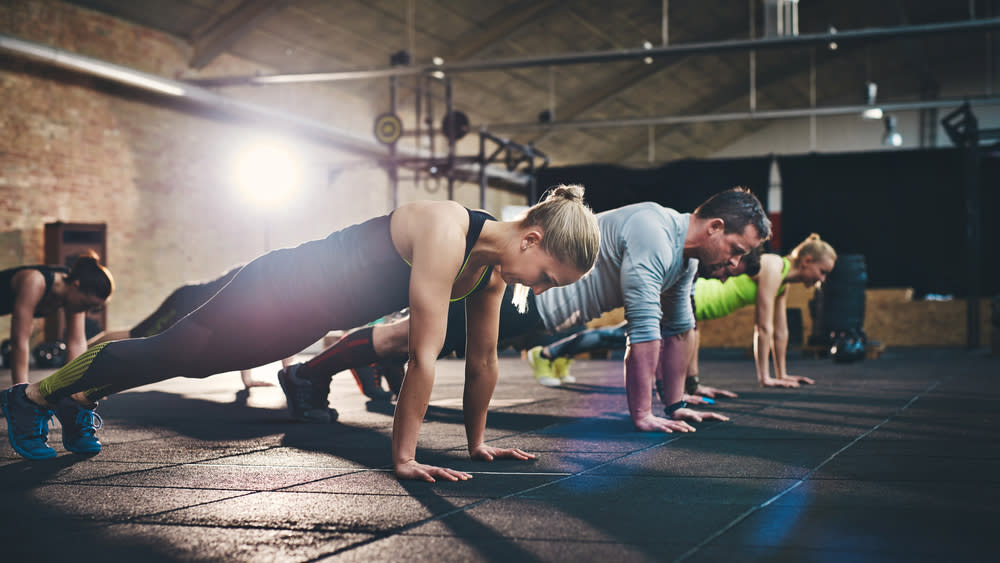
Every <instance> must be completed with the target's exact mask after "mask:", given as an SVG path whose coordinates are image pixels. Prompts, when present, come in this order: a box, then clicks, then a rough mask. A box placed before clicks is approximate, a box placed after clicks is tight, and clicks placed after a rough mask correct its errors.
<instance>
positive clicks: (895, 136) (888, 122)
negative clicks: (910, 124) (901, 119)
mask: <svg viewBox="0 0 1000 563" xmlns="http://www.w3.org/2000/svg"><path fill="white" fill-rule="evenodd" d="M882 122H883V123H885V133H883V134H882V144H883V145H885V146H887V147H898V146H902V144H903V136H902V135H900V134H899V131H898V130H897V129H896V116H894V115H887V116H885V119H883V120H882Z"/></svg>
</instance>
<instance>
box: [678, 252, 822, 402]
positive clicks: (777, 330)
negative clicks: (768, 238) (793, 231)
mask: <svg viewBox="0 0 1000 563" xmlns="http://www.w3.org/2000/svg"><path fill="white" fill-rule="evenodd" d="M836 262H837V252H836V251H835V250H834V249H833V247H832V246H830V244H829V243H827V242H826V241H824V240H821V239H820V238H819V235H818V234H816V233H813V234H811V235H809V237H808V238H806V240H804V241H802V242H801V243H799V245H798V246H796V247H795V248H794V249H792V252H791V253H790V254H789V255H788V256H784V257H783V256H779V255H777V254H763V255H761V257H760V270H759V272H757V273H756V274H751V273H743V274H740V275H734V276H732V277H729V278H728V279H726V280H725V281H721V280H718V279H704V278H701V279H698V281H697V282H696V283H695V287H694V309H695V318H697V319H698V320H708V319H718V318H721V317H724V316H726V315H728V314H730V313H732V312H733V311H735V310H736V309H739V308H741V307H744V306H746V305H751V304H752V305H755V306H756V308H757V310H756V321H755V323H754V348H753V349H754V365H755V366H756V371H757V382H758V383H759V384H760V386H761V387H799V386H800V385H801V384H803V383H806V384H812V383H814V381H813V380H812V379H810V378H808V377H803V376H796V375H790V374H789V373H788V371H787V367H786V364H785V359H786V356H787V352H788V317H787V314H786V301H787V299H786V298H787V295H788V294H787V293H786V291H785V289H786V286H787V285H788V284H789V283H802V284H803V285H805V286H806V287H815V286H817V285H819V284H821V283H823V282H824V281H826V277H827V276H828V275H829V274H830V271H831V270H833V266H834V265H835V264H836ZM734 273H738V272H734ZM696 338H697V337H696ZM772 357H773V358H774V374H773V376H772V374H771V365H770V358H772ZM705 389H706V388H704V387H702V389H701V390H699V384H698V353H697V349H696V351H695V353H694V354H693V357H692V358H691V361H690V363H689V364H688V373H687V389H686V390H687V392H688V393H691V394H706V395H707V396H714V393H704V391H705ZM709 389H710V388H709ZM723 394H728V396H734V395H733V394H731V393H723Z"/></svg>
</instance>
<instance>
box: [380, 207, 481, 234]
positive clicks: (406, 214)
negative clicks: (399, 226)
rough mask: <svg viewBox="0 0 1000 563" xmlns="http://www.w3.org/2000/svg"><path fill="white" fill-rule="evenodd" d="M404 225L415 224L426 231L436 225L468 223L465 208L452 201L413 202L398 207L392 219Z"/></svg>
mask: <svg viewBox="0 0 1000 563" xmlns="http://www.w3.org/2000/svg"><path fill="white" fill-rule="evenodd" d="M397 216H398V217H399V218H400V219H402V220H403V221H404V222H406V223H416V224H419V225H420V226H421V227H422V228H425V229H428V228H432V227H434V226H437V225H454V224H456V223H462V222H466V223H467V222H468V213H466V211H465V208H464V207H462V206H461V205H460V204H458V203H456V202H454V201H414V202H412V203H407V204H404V205H401V206H399V208H398V209H396V211H395V212H394V213H393V217H397Z"/></svg>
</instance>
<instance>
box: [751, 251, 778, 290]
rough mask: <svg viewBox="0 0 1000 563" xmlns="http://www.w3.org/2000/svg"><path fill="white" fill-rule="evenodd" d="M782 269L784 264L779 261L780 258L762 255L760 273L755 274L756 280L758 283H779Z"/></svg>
mask: <svg viewBox="0 0 1000 563" xmlns="http://www.w3.org/2000/svg"><path fill="white" fill-rule="evenodd" d="M783 269H784V263H783V262H782V260H781V256H778V255H777V254H770V253H768V254H762V255H761V256H760V273H759V274H757V280H758V281H760V282H764V281H767V282H771V283H775V282H779V283H780V281H781V270H783Z"/></svg>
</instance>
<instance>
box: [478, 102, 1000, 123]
mask: <svg viewBox="0 0 1000 563" xmlns="http://www.w3.org/2000/svg"><path fill="white" fill-rule="evenodd" d="M965 102H969V103H970V104H973V105H977V104H978V105H997V104H1000V97H996V96H994V97H982V98H962V99H947V100H925V101H919V102H897V103H885V104H877V107H879V108H881V109H882V111H910V110H921V109H929V108H944V107H956V106H960V105H962V104H963V103H965ZM866 109H872V106H869V105H858V106H831V107H816V108H796V109H779V110H765V111H745V112H732V113H707V114H701V115H665V116H653V117H636V118H624V119H606V120H578V121H554V122H551V123H537V122H523V123H490V124H484V125H483V127H487V128H488V129H490V130H491V131H553V130H568V129H607V128H614V127H645V126H648V125H678V124H683V123H705V122H712V121H750V120H757V119H791V118H796V117H810V116H817V117H822V116H830V115H844V114H851V113H857V114H860V113H861V112H863V111H865V110H866Z"/></svg>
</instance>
